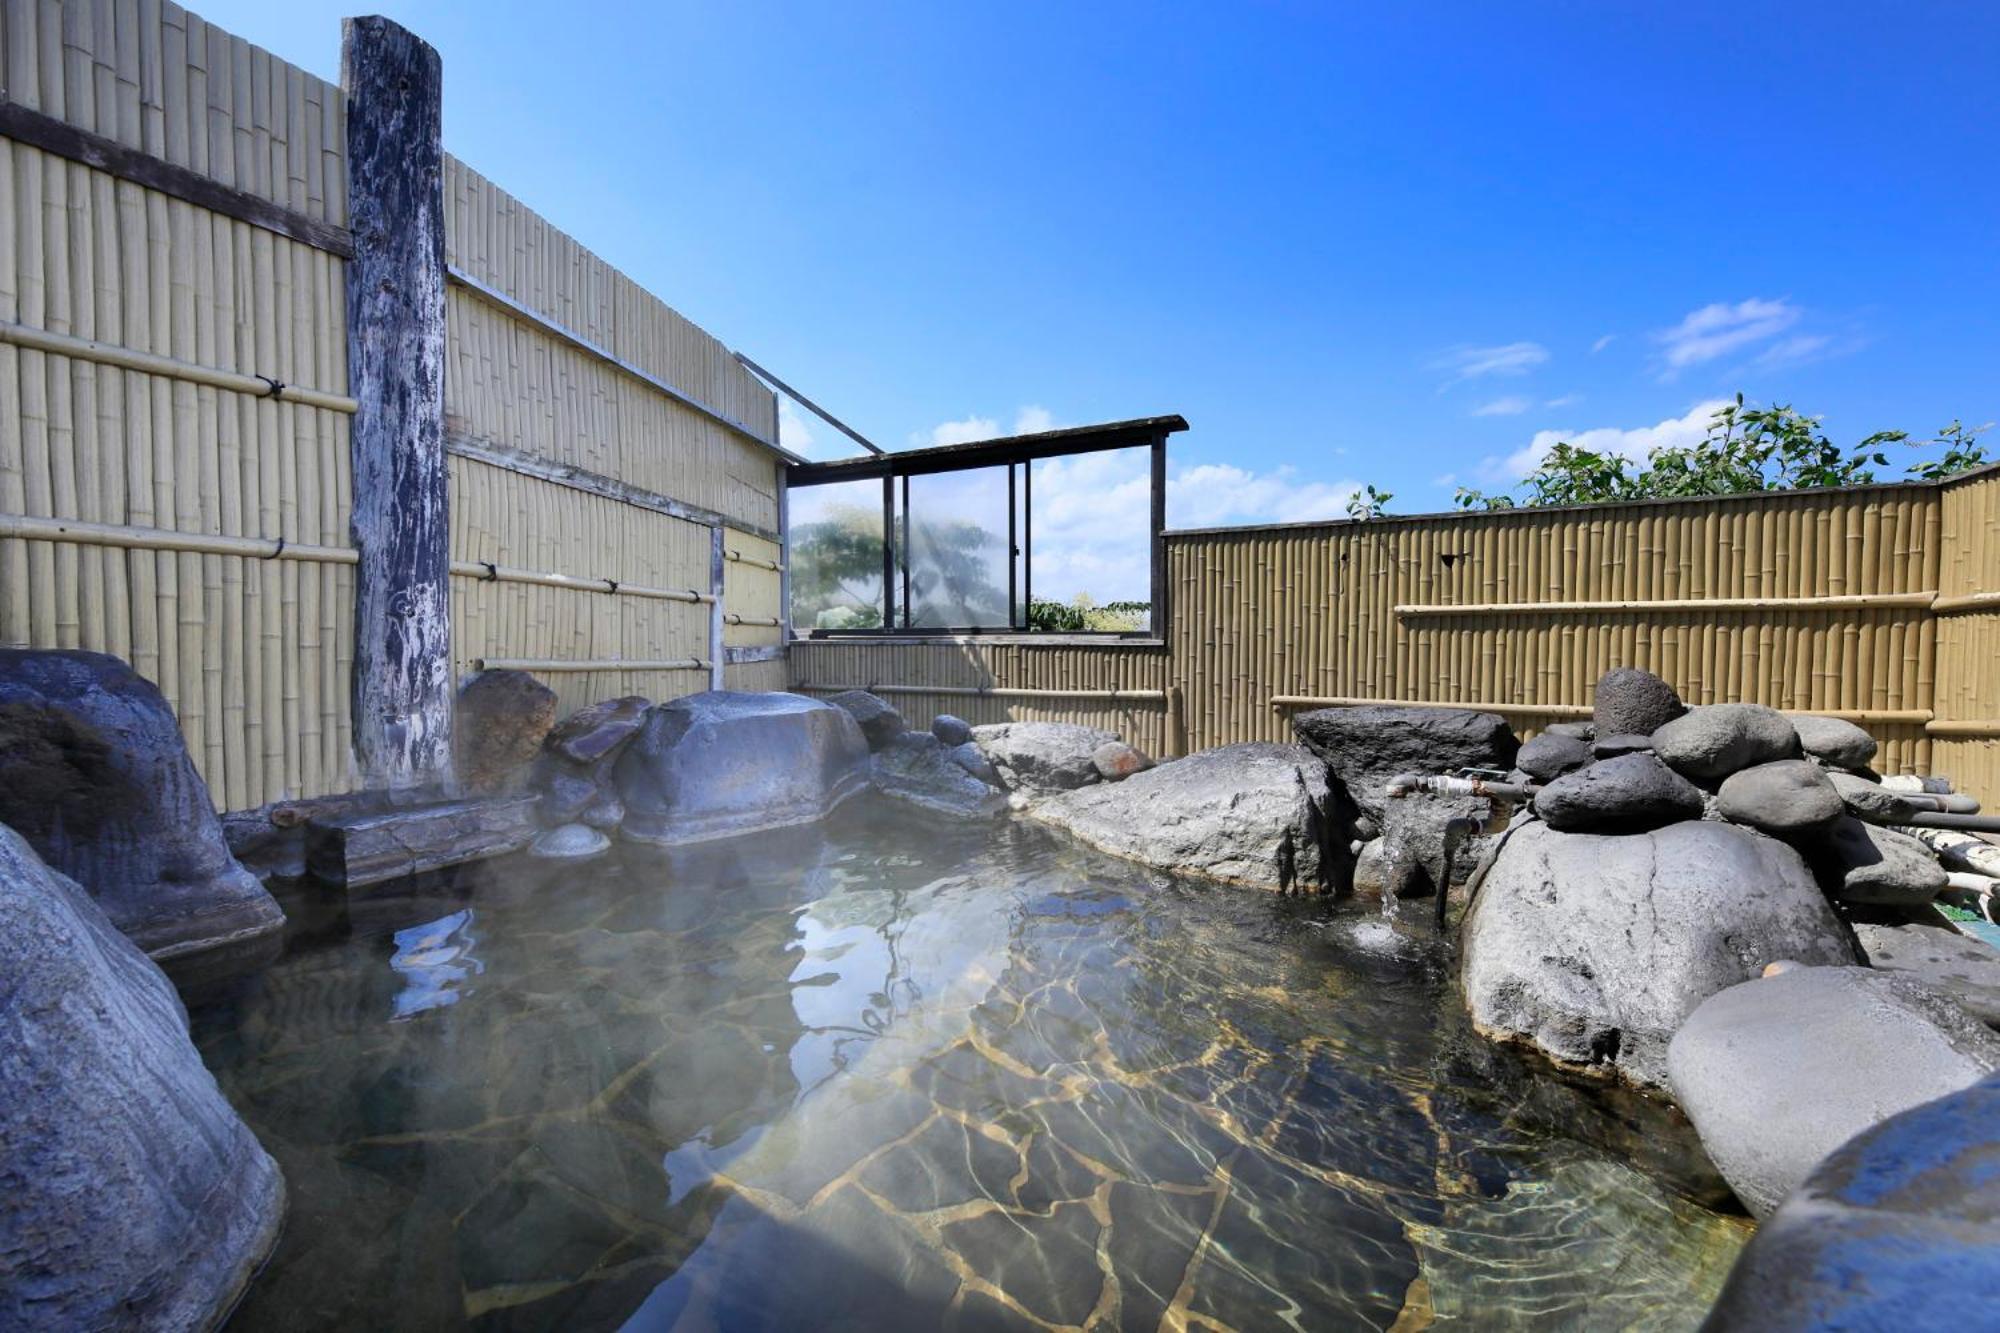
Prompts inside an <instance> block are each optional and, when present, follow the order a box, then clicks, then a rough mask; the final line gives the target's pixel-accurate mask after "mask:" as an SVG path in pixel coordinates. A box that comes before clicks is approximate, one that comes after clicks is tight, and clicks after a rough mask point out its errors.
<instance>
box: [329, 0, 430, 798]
mask: <svg viewBox="0 0 2000 1333" xmlns="http://www.w3.org/2000/svg"><path fill="white" fill-rule="evenodd" d="M341 87H342V88H343V89H344V90H345V92H346V95H347V180H348V213H349V217H350V218H351V219H352V222H353V232H354V260H353V262H352V263H350V264H349V265H348V266H347V321H348V322H347V365H348V376H349V379H350V382H351V384H352V388H353V391H354V398H355V402H356V403H357V407H356V410H355V414H354V429H353V444H352V452H353V461H354V516H353V529H354V545H355V548H356V549H357V550H358V551H359V552H360V553H361V562H360V565H359V568H358V570H357V572H356V576H355V581H354V686H353V689H354V748H355V751H356V757H357V758H358V759H359V761H360V767H361V775H362V779H363V781H364V782H366V783H367V785H368V786H370V787H386V788H389V789H391V790H406V789H409V788H414V787H428V786H434V785H437V784H440V783H448V782H449V781H450V776H451V708H452V683H451V603H450V597H451V556H450V551H449V547H448V528H449V522H450V515H449V506H448V504H447V500H446V473H445V457H444V359H445V319H444V267H445V266H444V147H443V143H442V141H441V138H440V130H441V120H442V92H443V66H442V62H440V60H439V59H438V53H437V52H436V51H434V50H432V49H431V47H430V46H428V45H426V44H425V43H424V42H423V41H421V40H420V39H419V38H417V37H416V36H415V35H414V34H412V33H411V32H409V31H408V30H407V29H405V28H402V27H400V26H398V25H397V24H394V23H391V22H390V21H389V20H387V19H385V18H380V17H369V18H351V19H346V20H344V21H343V22H342V24H341Z"/></svg>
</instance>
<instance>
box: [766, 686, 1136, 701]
mask: <svg viewBox="0 0 2000 1333" xmlns="http://www.w3.org/2000/svg"><path fill="white" fill-rule="evenodd" d="M792 688H793V689H795V690H810V691H812V692H813V693H815V694H843V693H845V692H847V691H848V690H866V691H867V692H868V693H870V694H940V695H945V696H947V697H950V698H959V699H1107V700H1130V701H1132V702H1133V703H1156V704H1164V703H1166V702H1167V699H1168V694H1167V691H1165V690H1035V689H1009V688H1003V687H1001V686H997V685H794V686H793V687H792Z"/></svg>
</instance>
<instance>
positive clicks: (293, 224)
mask: <svg viewBox="0 0 2000 1333" xmlns="http://www.w3.org/2000/svg"><path fill="white" fill-rule="evenodd" d="M29 68H30V69H32V68H33V66H32V65H31V66H30V67H29ZM0 138H7V139H12V140H13V141H14V142H15V143H21V144H26V145H28V147H30V148H39V149H41V150H42V151H43V152H45V153H52V154H54V155H55V156H57V157H60V158H66V159H67V160H69V161H71V162H77V163H81V164H82V165H84V166H86V167H91V168H94V169H96V170H98V171H102V172H104V173H106V174H107V175H111V176H115V177H117V178H118V179H119V180H124V181H131V182H132V183H133V184H134V185H141V186H144V187H145V188H146V189H149V190H158V191H159V192H160V193H161V194H164V195H166V196H168V197H169V198H173V199H179V200H181V201H183V202H184V203H190V204H193V205H195V206H196V207H198V208H205V209H208V210H209V211H210V212H212V213H220V214H222V215H223V216H224V217H228V218H234V219H236V220H237V221H238V222H247V223H249V224H250V225H251V226H253V227H258V228H261V229H263V230H264V231H268V232H272V233H274V234H276V235H279V236H283V237H285V238H287V239H289V240H294V241H298V242H300V243H301V244H304V245H310V246H312V247H313V248H314V249H315V250H324V251H326V252H327V253H328V254H335V255H339V256H340V257H341V258H342V259H349V258H352V257H353V255H354V240H353V236H352V234H351V233H350V232H349V231H348V229H347V228H345V227H340V226H336V225H334V224H333V223H331V222H321V221H319V220H318V219H317V218H309V217H307V216H306V215H305V214H303V213H300V212H296V211H294V210H292V209H289V208H286V207H285V206H284V205H282V204H276V203H273V202H271V201H270V200H269V199H265V198H263V197H261V196H259V195H254V194H249V193H246V192H245V191H242V190H238V189H235V188H233V187H231V186H228V185H224V184H223V183H222V182H220V181H217V180H212V179H210V178H209V177H207V176H204V175H202V174H201V173H200V172H198V171H190V170H189V169H188V168H186V167H181V166H175V165H174V164H173V163H171V162H168V161H166V160H165V159H164V158H158V157H154V156H153V155H152V154H151V153H145V152H141V151H140V150H139V149H136V148H128V147H126V146H125V145H124V144H122V143H119V142H117V141H116V140H115V139H107V138H105V137H104V136H103V135H101V134H92V133H91V132H90V131H88V130H82V129H78V128H77V127H76V126H74V125H72V124H70V123H69V122H68V121H66V120H58V119H56V118H55V117H54V116H49V115H44V114H43V113H41V112H39V111H36V110H34V109H32V108H30V107H25V106H22V105H21V104H20V103H19V102H9V101H4V100H0Z"/></svg>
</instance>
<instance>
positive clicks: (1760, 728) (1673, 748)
mask: <svg viewBox="0 0 2000 1333" xmlns="http://www.w3.org/2000/svg"><path fill="white" fill-rule="evenodd" d="M1653 753H1655V754H1657V755H1659V756H1660V758H1661V759H1664V760H1665V761H1666V762H1667V763H1668V764H1669V765H1670V766H1671V767H1672V768H1673V769H1674V771H1675V772H1677V773H1682V774H1685V775H1686V776H1688V777H1690V778H1693V779H1694V780H1695V781H1696V782H1706V783H1710V784H1713V783H1717V782H1720V781H1722V780H1723V779H1724V778H1726V777H1728V776H1729V775H1730V774H1731V773H1736V772H1740V771H1741V770H1743V769H1746V768H1750V767H1753V766H1755V765H1757V764H1769V763H1774V762H1776V761H1777V760H1780V759H1796V758H1798V757H1799V733H1798V732H1797V731H1795V730H1794V729H1793V728H1792V724H1791V720H1790V719H1789V718H1787V717H1786V716H1785V715H1784V714H1783V713H1780V712H1779V711H1778V710H1777V709H1775V708H1766V707H1764V705H1762V704H1705V705H1703V706H1702V707H1699V708H1691V709H1689V710H1688V711H1687V712H1686V713H1684V714H1682V715H1681V716H1680V717H1677V718H1675V719H1674V720H1673V721H1671V722H1669V723H1666V724H1665V725H1664V726H1661V727H1659V728H1657V729H1656V730H1655V731H1654V732H1653Z"/></svg>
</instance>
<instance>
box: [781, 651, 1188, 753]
mask: <svg viewBox="0 0 2000 1333" xmlns="http://www.w3.org/2000/svg"><path fill="white" fill-rule="evenodd" d="M789 656H790V658H791V679H792V682H793V685H794V688H799V689H806V688H808V687H812V688H813V690H814V692H820V691H822V690H824V689H827V688H832V687H839V688H842V689H847V688H853V687H856V686H859V687H867V686H870V685H906V686H917V687H921V686H926V685H928V686H938V687H943V688H947V689H966V688H996V687H997V688H1001V689H1034V690H1078V691H1098V692H1103V691H1110V690H1120V691H1128V690H1129V691H1152V692H1161V691H1164V690H1165V689H1166V687H1167V650H1166V648H1165V646H1164V645H1161V644H1157V643H1154V644H1147V643H1137V644H1134V643H1115V642H1105V643H1077V642H1075V641H1073V640H1072V641H1066V642H1054V643H1031V642H1021V641H1020V640H1018V639H1008V640H998V641H986V640H981V639H977V638H972V637H966V638H958V639H943V640H929V639H926V640H908V639H886V640H866V639H809V640H800V641H798V642H795V643H793V644H792V646H791V649H790V653H789ZM894 702H895V705H896V708H897V710H898V711H899V712H901V713H902V714H903V716H904V718H905V719H906V720H908V722H909V723H910V725H911V726H915V727H926V726H929V725H930V721H931V719H932V718H934V717H936V716H937V715H938V714H939V713H951V714H954V715H956V716H958V717H962V718H964V719H965V720H966V721H968V722H971V723H973V724H974V725H975V726H977V725H980V724H984V723H990V722H1028V721H1035V722H1075V723H1079V724H1081V725H1083V726H1089V727H1102V728H1104V729H1106V730H1109V731H1115V732H1117V733H1118V734H1119V735H1121V736H1123V737H1124V738H1125V739H1126V740H1128V741H1130V742H1131V743H1132V744H1134V745H1136V746H1138V747H1139V748H1140V749H1142V750H1145V751H1146V752H1147V753H1148V754H1154V755H1164V754H1171V753H1173V752H1174V744H1173V743H1172V739H1171V737H1170V735H1169V729H1168V725H1167V723H1168V709H1167V706H1166V703H1165V701H1164V700H1153V699H1142V700H1131V701H1127V700H1111V699H1104V698H1089V697H1079V698H1069V699H1063V698H1035V699H1022V698H1005V697H999V698H994V697H988V698H980V697H975V696H969V695H962V694H900V693H899V694H897V695H896V697H895V700H894Z"/></svg>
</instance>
